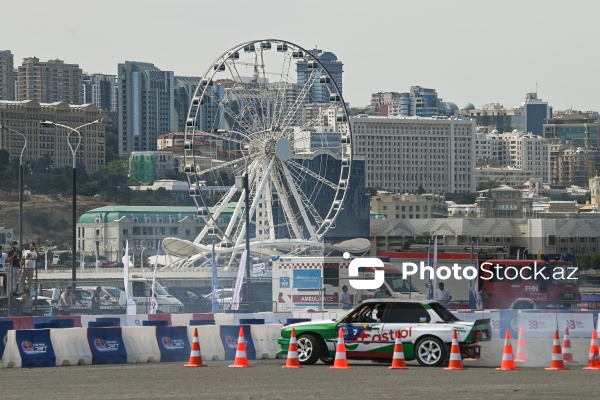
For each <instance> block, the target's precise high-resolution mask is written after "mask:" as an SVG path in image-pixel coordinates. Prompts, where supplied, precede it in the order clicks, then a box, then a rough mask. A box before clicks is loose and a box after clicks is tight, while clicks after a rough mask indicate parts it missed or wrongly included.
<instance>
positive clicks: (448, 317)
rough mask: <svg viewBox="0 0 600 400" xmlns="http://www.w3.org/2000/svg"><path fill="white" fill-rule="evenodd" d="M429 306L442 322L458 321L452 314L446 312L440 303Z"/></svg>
mask: <svg viewBox="0 0 600 400" xmlns="http://www.w3.org/2000/svg"><path fill="white" fill-rule="evenodd" d="M429 306H430V307H431V308H432V309H433V311H435V312H436V313H437V315H439V316H440V318H441V319H442V321H444V322H446V323H448V322H454V321H460V319H458V318H456V317H455V316H454V314H452V313H451V312H450V311H448V310H447V309H446V307H444V306H443V305H441V304H440V303H429Z"/></svg>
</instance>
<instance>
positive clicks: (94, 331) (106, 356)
mask: <svg viewBox="0 0 600 400" xmlns="http://www.w3.org/2000/svg"><path fill="white" fill-rule="evenodd" d="M88 343H89V345H90V350H91V351H92V364H127V350H126V349H125V344H124V343H123V335H122V333H121V327H112V328H88Z"/></svg>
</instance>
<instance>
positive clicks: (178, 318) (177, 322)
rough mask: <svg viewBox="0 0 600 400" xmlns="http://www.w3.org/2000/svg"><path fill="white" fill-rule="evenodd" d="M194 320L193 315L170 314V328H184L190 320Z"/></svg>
mask: <svg viewBox="0 0 600 400" xmlns="http://www.w3.org/2000/svg"><path fill="white" fill-rule="evenodd" d="M191 319H194V314H192V313H189V314H171V326H186V325H188V324H189V322H190V320H191Z"/></svg>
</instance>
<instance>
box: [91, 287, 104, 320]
mask: <svg viewBox="0 0 600 400" xmlns="http://www.w3.org/2000/svg"><path fill="white" fill-rule="evenodd" d="M101 291H102V288H101V287H100V286H98V287H97V288H96V290H94V293H92V315H99V314H100V302H101V301H102V299H101V298H100V292H101Z"/></svg>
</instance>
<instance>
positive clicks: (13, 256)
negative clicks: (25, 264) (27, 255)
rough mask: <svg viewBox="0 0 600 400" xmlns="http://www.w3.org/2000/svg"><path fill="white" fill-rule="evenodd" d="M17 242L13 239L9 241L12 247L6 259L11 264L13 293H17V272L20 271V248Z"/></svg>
mask: <svg viewBox="0 0 600 400" xmlns="http://www.w3.org/2000/svg"><path fill="white" fill-rule="evenodd" d="M18 244H19V242H17V241H16V240H13V241H12V243H11V246H12V249H11V250H10V251H9V252H8V259H7V261H8V262H9V263H10V265H12V287H11V289H10V290H11V291H12V292H13V295H16V294H18V293H17V290H18V286H19V274H20V273H21V250H19V248H18Z"/></svg>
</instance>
